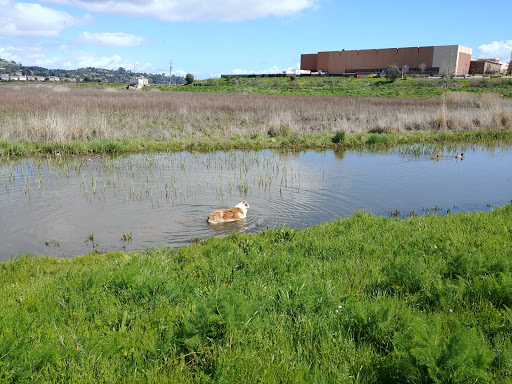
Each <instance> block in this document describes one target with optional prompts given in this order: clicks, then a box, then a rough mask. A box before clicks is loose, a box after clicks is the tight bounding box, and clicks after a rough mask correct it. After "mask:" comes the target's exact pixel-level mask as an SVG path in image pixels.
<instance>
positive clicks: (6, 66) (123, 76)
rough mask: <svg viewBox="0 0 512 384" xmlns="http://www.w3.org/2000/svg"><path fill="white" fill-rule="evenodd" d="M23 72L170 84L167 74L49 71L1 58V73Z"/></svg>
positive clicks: (180, 79) (91, 69) (175, 80)
mask: <svg viewBox="0 0 512 384" xmlns="http://www.w3.org/2000/svg"><path fill="white" fill-rule="evenodd" d="M17 71H22V73H23V75H28V76H44V77H49V76H58V77H60V78H63V79H66V78H69V79H71V78H76V79H80V80H82V81H100V82H108V83H128V82H129V81H130V78H131V77H133V76H144V77H146V78H148V79H149V83H150V84H169V76H166V75H165V74H162V73H160V74H154V73H146V72H132V71H130V70H126V69H125V68H123V67H119V68H118V69H116V70H112V69H103V68H95V67H86V68H78V69H72V70H68V69H47V68H42V67H37V66H24V65H22V64H18V63H16V62H14V61H7V60H4V59H1V58H0V73H8V74H12V73H15V72H17ZM172 83H173V84H185V78H184V77H182V76H174V75H173V76H172Z"/></svg>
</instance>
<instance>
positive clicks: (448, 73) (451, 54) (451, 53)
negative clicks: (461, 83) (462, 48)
mask: <svg viewBox="0 0 512 384" xmlns="http://www.w3.org/2000/svg"><path fill="white" fill-rule="evenodd" d="M452 56H453V51H452V50H451V49H450V58H449V59H448V72H447V73H446V88H448V83H449V82H450V64H451V61H452Z"/></svg>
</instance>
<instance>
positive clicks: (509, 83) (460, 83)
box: [156, 76, 512, 98]
mask: <svg viewBox="0 0 512 384" xmlns="http://www.w3.org/2000/svg"><path fill="white" fill-rule="evenodd" d="M156 88H157V89H160V90H163V91H170V92H213V93H246V94H263V95H317V96H364V97H439V96H441V95H443V94H444V93H446V92H448V91H451V92H459V91H464V92H475V93H484V92H494V93H497V94H500V95H502V96H504V97H507V98H512V79H511V78H453V79H446V78H442V79H441V78H428V77H426V78H414V77H408V78H406V79H398V80H396V81H390V80H388V79H384V78H370V77H363V78H353V77H348V78H347V77H295V76H291V77H251V78H237V77H227V78H223V79H207V80H197V81H195V82H194V85H189V86H186V87H172V86H166V85H159V86H156Z"/></svg>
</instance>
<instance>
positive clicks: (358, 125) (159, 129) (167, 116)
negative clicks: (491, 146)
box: [0, 84, 512, 143]
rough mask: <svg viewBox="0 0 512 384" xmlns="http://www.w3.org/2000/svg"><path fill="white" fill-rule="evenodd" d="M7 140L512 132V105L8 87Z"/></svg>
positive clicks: (0, 101) (473, 100)
mask: <svg viewBox="0 0 512 384" xmlns="http://www.w3.org/2000/svg"><path fill="white" fill-rule="evenodd" d="M0 127H1V130H0V140H6V141H19V140H28V141H44V142H57V143H59V142H64V141H68V140H74V139H92V138H103V139H110V140H116V139H123V138H128V139H134V138H151V139H156V140H169V139H182V140H194V139H207V138H215V139H222V138H229V137H232V136H234V135H242V136H252V135H254V134H257V133H260V134H264V135H267V134H272V133H276V135H279V134H280V133H286V134H292V133H295V134H298V135H302V134H316V133H324V134H332V133H334V132H336V131H338V130H344V131H345V132H347V133H365V132H369V131H371V132H377V133H383V132H384V133H389V132H406V131H432V130H449V131H461V130H474V129H479V130H482V129H483V130H487V129H493V130H495V129H498V130H503V129H511V128H512V100H511V99H504V98H502V97H500V96H499V95H496V94H492V93H483V94H476V93H475V94H473V93H465V92H451V93H447V94H446V95H445V96H443V97H440V98H363V97H343V96H269V95H244V94H207V93H166V92H160V91H136V92H133V91H127V90H117V89H113V88H104V89H80V88H76V87H72V86H62V85H60V86H54V85H46V84H44V85H39V86H37V85H22V86H20V85H13V84H2V85H0Z"/></svg>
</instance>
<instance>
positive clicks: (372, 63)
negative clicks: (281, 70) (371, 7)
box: [300, 45, 472, 75]
mask: <svg viewBox="0 0 512 384" xmlns="http://www.w3.org/2000/svg"><path fill="white" fill-rule="evenodd" d="M471 55H472V49H471V48H468V47H464V46H462V45H443V46H430V47H407V48H385V49H361V50H351V51H346V50H341V51H328V52H318V53H313V54H303V55H301V60H300V69H301V70H310V71H314V72H316V71H323V72H327V73H329V74H333V75H336V74H344V73H357V74H370V73H376V72H379V71H381V70H382V69H384V68H385V67H386V66H387V65H395V66H397V67H399V68H403V67H404V66H407V69H408V71H409V72H413V73H420V72H423V73H429V74H436V75H438V74H439V75H445V74H447V73H450V74H455V75H466V74H468V72H469V65H470V63H471Z"/></svg>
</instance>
